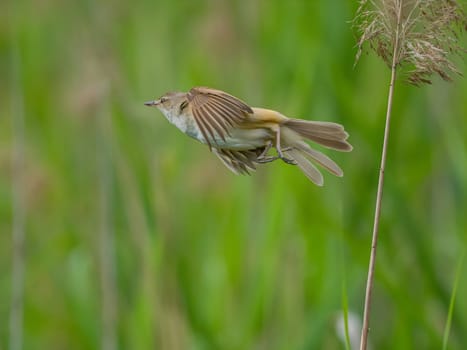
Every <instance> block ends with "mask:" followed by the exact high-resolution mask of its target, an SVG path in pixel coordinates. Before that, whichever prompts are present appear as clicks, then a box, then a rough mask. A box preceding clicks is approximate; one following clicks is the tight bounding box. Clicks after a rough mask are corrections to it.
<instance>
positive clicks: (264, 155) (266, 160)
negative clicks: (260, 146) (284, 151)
mask: <svg viewBox="0 0 467 350" xmlns="http://www.w3.org/2000/svg"><path fill="white" fill-rule="evenodd" d="M271 147H272V141H271V140H269V141H268V143H267V144H266V147H264V150H263V152H261V154H260V155H259V156H258V157H257V158H256V161H257V162H258V163H269V162H272V161H275V160H276V159H278V158H279V157H271V156H270V157H267V154H268V152H269V150H270V149H271Z"/></svg>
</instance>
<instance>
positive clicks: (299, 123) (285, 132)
mask: <svg viewBox="0 0 467 350" xmlns="http://www.w3.org/2000/svg"><path fill="white" fill-rule="evenodd" d="M348 137H349V135H348V134H347V132H345V130H344V128H343V127H342V126H341V125H339V124H335V123H327V122H309V121H304V120H297V119H290V120H288V121H286V122H284V123H283V124H282V125H281V144H282V147H284V148H286V150H284V153H285V154H286V155H287V157H290V158H292V159H294V160H295V161H296V162H297V165H298V167H299V168H300V169H301V170H302V172H303V173H304V174H305V175H306V177H308V178H309V179H310V180H311V181H312V182H314V183H315V184H317V185H318V186H322V185H323V176H322V174H321V173H320V171H319V170H318V169H317V168H316V166H315V165H314V164H313V163H312V162H314V163H316V164H318V165H320V166H322V167H323V168H324V169H326V170H327V171H329V172H330V173H331V174H334V175H336V176H339V177H341V176H343V175H344V172H343V171H342V169H341V168H340V167H339V166H338V165H337V164H336V163H335V162H334V161H333V160H332V159H331V158H329V157H328V156H326V155H325V154H323V153H321V152H319V151H317V150H315V149H312V148H311V147H310V145H308V143H306V142H305V141H304V139H309V140H311V141H314V142H316V143H318V144H320V145H322V146H324V147H328V148H332V149H336V150H339V151H344V152H345V151H347V152H348V151H351V150H352V146H351V145H350V143H348V142H347V141H346V140H347V138H348Z"/></svg>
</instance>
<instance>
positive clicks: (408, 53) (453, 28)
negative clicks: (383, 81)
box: [353, 0, 467, 86]
mask: <svg viewBox="0 0 467 350" xmlns="http://www.w3.org/2000/svg"><path fill="white" fill-rule="evenodd" d="M353 26H354V28H355V30H356V32H357V33H358V37H359V39H358V42H357V46H358V51H357V55H356V61H358V59H359V58H360V56H361V53H362V51H363V49H364V46H365V45H366V44H368V45H369V47H370V48H371V49H372V50H374V51H375V52H376V54H377V55H378V56H380V57H381V58H382V59H383V61H384V62H385V63H386V64H387V65H388V66H389V67H391V68H393V67H394V68H396V69H400V68H404V73H405V75H406V80H407V81H408V82H409V83H411V84H413V85H417V86H419V85H421V84H423V83H428V84H430V83H431V76H432V75H433V74H437V75H439V76H440V77H441V78H442V79H443V80H446V81H450V80H451V75H452V74H453V73H455V74H461V73H460V71H459V70H458V69H457V68H456V66H455V65H454V64H453V63H452V61H451V60H450V58H449V57H450V55H452V54H458V55H461V54H464V53H465V52H466V50H465V49H464V48H462V47H461V46H460V44H459V35H460V33H461V32H462V31H465V30H466V29H467V18H466V15H465V12H464V11H463V9H462V8H461V6H460V5H459V4H458V3H457V2H456V1H455V0H361V1H360V6H359V8H358V10H357V14H356V16H355V18H354V20H353Z"/></svg>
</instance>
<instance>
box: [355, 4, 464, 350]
mask: <svg viewBox="0 0 467 350" xmlns="http://www.w3.org/2000/svg"><path fill="white" fill-rule="evenodd" d="M353 25H354V28H355V29H356V31H357V33H358V35H359V39H358V44H357V46H358V52H357V55H356V60H357V61H358V59H359V58H360V56H361V53H362V51H363V49H364V46H365V45H368V46H369V47H370V48H371V49H372V50H374V51H375V52H376V54H377V55H378V56H379V57H381V58H382V59H383V61H384V62H385V63H386V64H387V65H388V66H389V68H390V69H391V81H390V84H389V94H388V105H387V113H386V123H385V130H384V140H383V149H382V154H381V167H380V172H379V180H378V190H377V196H376V208H375V216H374V224H373V236H372V244H371V253H370V263H369V268H368V279H367V287H366V294H365V306H364V316H363V325H362V335H361V341H360V349H361V350H363V349H366V348H367V342H368V332H369V316H370V308H371V293H372V289H373V279H374V268H375V262H376V247H377V242H378V230H379V219H380V213H381V203H382V195H383V183H384V170H385V165H386V155H387V148H388V147H387V146H388V139H389V129H390V120H391V112H392V104H393V95H394V85H395V81H396V75H397V74H400V73H402V74H403V75H404V77H405V79H406V80H407V81H408V82H409V83H411V84H413V85H416V86H420V85H422V84H431V76H432V75H434V74H435V75H438V76H440V77H441V78H442V79H443V80H446V81H450V80H451V79H452V78H451V76H452V75H453V74H461V73H460V72H459V71H458V69H457V68H456V66H455V65H454V64H453V63H452V61H451V60H450V59H449V56H450V55H452V54H462V53H465V52H466V50H465V49H463V48H462V47H461V46H460V44H459V38H458V35H459V33H460V32H462V31H463V30H466V29H467V19H466V17H465V13H464V12H463V10H462V8H461V7H460V6H459V4H458V3H457V2H456V1H455V0H361V1H360V6H359V8H358V10H357V14H356V16H355V19H354V21H353Z"/></svg>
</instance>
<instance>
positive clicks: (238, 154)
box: [212, 148, 261, 175]
mask: <svg viewBox="0 0 467 350" xmlns="http://www.w3.org/2000/svg"><path fill="white" fill-rule="evenodd" d="M212 151H213V153H214V154H215V155H216V156H218V157H219V159H220V160H221V161H222V163H224V165H225V166H226V167H227V168H229V169H230V170H232V171H233V172H234V173H235V174H237V175H239V174H242V175H248V174H250V171H254V170H256V166H255V160H256V159H257V158H258V153H261V149H260V150H259V151H258V152H256V150H251V151H233V150H228V149H219V148H213V149H212Z"/></svg>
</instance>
